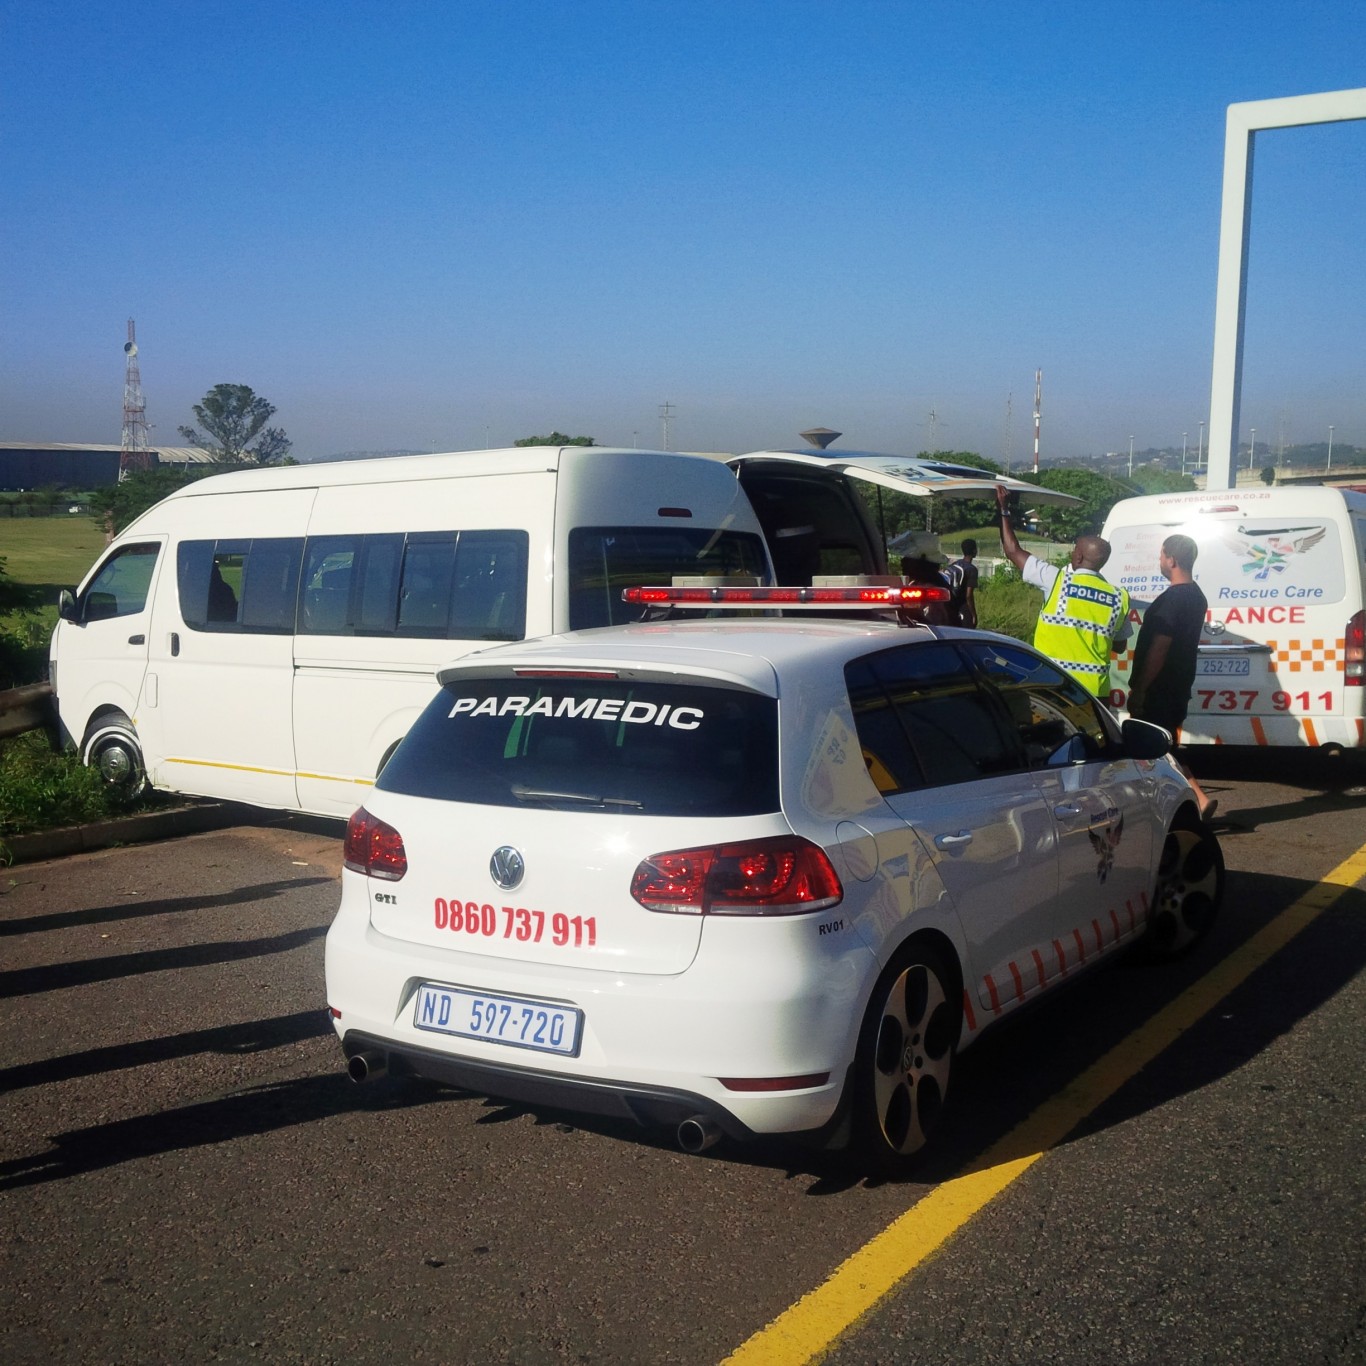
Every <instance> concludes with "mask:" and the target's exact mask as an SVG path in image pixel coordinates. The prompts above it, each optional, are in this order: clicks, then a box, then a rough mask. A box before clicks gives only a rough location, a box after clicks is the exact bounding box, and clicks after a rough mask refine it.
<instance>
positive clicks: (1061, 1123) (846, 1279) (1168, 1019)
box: [723, 845, 1366, 1366]
mask: <svg viewBox="0 0 1366 1366" xmlns="http://www.w3.org/2000/svg"><path fill="white" fill-rule="evenodd" d="M1363 877H1366V845H1363V846H1362V847H1361V848H1360V849H1358V850H1357V851H1356V853H1354V854H1353V855H1352V856H1351V857H1350V858H1348V859H1345V860H1344V861H1343V862H1342V863H1340V864H1338V866H1337V867H1336V868H1334V869H1333V870H1332V872H1330V873H1329V874H1328V875H1327V876H1326V877H1325V878H1323V880H1322V881H1321V882H1319V883H1318V884H1317V885H1315V886H1314V887H1311V888H1310V889H1309V891H1307V892H1306V893H1305V894H1304V895H1303V896H1302V897H1300V898H1299V900H1297V901H1296V902H1295V903H1294V904H1293V905H1291V906H1288V907H1287V908H1286V909H1285V910H1284V911H1282V912H1281V913H1280V915H1278V916H1277V917H1276V918H1275V919H1274V920H1273V921H1271V923H1270V924H1269V925H1266V926H1264V927H1263V928H1262V929H1261V930H1259V931H1258V932H1257V933H1256V934H1255V935H1253V937H1252V938H1251V939H1249V940H1248V941H1247V943H1246V944H1244V945H1243V946H1242V947H1241V948H1240V949H1238V950H1237V951H1236V952H1235V953H1233V954H1231V955H1230V956H1229V957H1228V958H1226V959H1224V960H1223V961H1222V962H1221V963H1219V964H1218V965H1217V966H1216V967H1214V968H1212V969H1211V970H1210V971H1209V972H1207V973H1206V974H1205V975H1204V976H1203V977H1202V978H1201V979H1200V980H1199V981H1198V982H1195V983H1193V984H1192V985H1191V986H1189V987H1187V989H1186V990H1185V991H1183V992H1182V993H1181V995H1180V996H1178V997H1177V998H1176V1000H1174V1001H1172V1002H1171V1003H1170V1004H1169V1005H1167V1006H1165V1007H1164V1008H1163V1009H1162V1010H1160V1011H1158V1013H1157V1014H1156V1015H1154V1016H1153V1018H1152V1019H1151V1020H1149V1021H1148V1022H1147V1023H1146V1024H1145V1025H1143V1027H1142V1028H1141V1029H1138V1030H1136V1031H1135V1032H1134V1033H1133V1034H1131V1035H1129V1036H1128V1038H1126V1039H1124V1040H1123V1041H1122V1042H1121V1043H1119V1044H1117V1045H1116V1046H1115V1047H1114V1048H1112V1049H1111V1050H1110V1051H1109V1052H1108V1053H1106V1054H1105V1056H1104V1057H1102V1058H1100V1059H1099V1060H1098V1061H1096V1062H1095V1063H1093V1064H1092V1065H1091V1066H1090V1067H1088V1068H1087V1069H1086V1071H1085V1072H1083V1073H1081V1075H1080V1076H1078V1077H1076V1078H1075V1079H1074V1080H1073V1081H1071V1082H1070V1083H1069V1084H1068V1085H1067V1086H1065V1087H1063V1089H1062V1090H1061V1091H1059V1092H1058V1093H1057V1094H1056V1095H1054V1096H1053V1097H1051V1098H1050V1099H1049V1100H1048V1101H1046V1102H1045V1103H1044V1104H1043V1105H1041V1106H1040V1107H1039V1108H1038V1109H1037V1110H1035V1111H1034V1113H1033V1114H1031V1115H1030V1116H1029V1117H1028V1118H1027V1119H1025V1120H1024V1121H1023V1122H1022V1123H1021V1124H1019V1125H1017V1126H1016V1127H1015V1128H1014V1129H1012V1130H1011V1132H1010V1133H1008V1134H1007V1135H1006V1136H1005V1137H1004V1138H1002V1139H1000V1140H999V1141H998V1142H997V1143H995V1144H994V1145H993V1146H992V1147H991V1148H990V1150H989V1151H988V1152H986V1153H985V1154H984V1155H983V1157H982V1159H981V1162H980V1164H978V1165H977V1167H976V1169H975V1170H973V1171H971V1172H968V1173H966V1174H965V1175H963V1176H957V1177H954V1178H953V1179H952V1180H950V1181H945V1182H943V1183H942V1184H941V1185H939V1186H936V1187H935V1189H934V1190H932V1191H931V1192H930V1193H929V1194H928V1195H927V1196H925V1198H924V1199H923V1200H921V1201H920V1202H919V1203H918V1204H916V1205H914V1206H912V1207H911V1208H910V1209H909V1210H907V1211H906V1213H905V1214H903V1215H901V1216H900V1218H898V1219H897V1220H895V1221H894V1222H893V1223H891V1224H889V1225H888V1226H887V1228H885V1229H884V1230H883V1231H882V1232H881V1233H879V1234H878V1235H877V1236H876V1237H875V1238H873V1239H872V1240H870V1241H869V1242H867V1243H865V1244H864V1246H863V1247H861V1248H859V1250H858V1251H857V1252H855V1253H854V1254H853V1255H852V1256H851V1257H849V1258H848V1259H847V1260H846V1261H845V1262H843V1263H842V1264H841V1265H840V1266H838V1267H836V1269H835V1270H834V1271H833V1272H832V1273H831V1275H830V1276H829V1278H828V1279H827V1280H825V1281H824V1282H823V1283H822V1284H821V1285H819V1286H817V1287H816V1289H814V1290H812V1291H810V1292H809V1293H808V1294H806V1295H804V1296H803V1297H802V1298H801V1299H800V1300H798V1301H797V1303H796V1304H794V1305H793V1306H792V1307H791V1308H790V1309H787V1310H785V1311H784V1312H783V1313H782V1314H780V1315H779V1316H778V1317H777V1318H776V1319H774V1320H773V1322H772V1323H770V1324H769V1325H768V1326H767V1327H766V1328H761V1329H760V1330H759V1332H757V1333H755V1334H754V1336H753V1337H752V1338H750V1339H749V1340H748V1341H747V1342H744V1343H742V1344H741V1345H740V1346H739V1347H738V1348H737V1349H736V1350H735V1351H734V1352H732V1353H731V1354H730V1356H728V1357H726V1359H725V1361H724V1363H723V1366H798V1363H805V1362H811V1361H814V1360H816V1359H817V1358H818V1357H819V1356H820V1355H821V1354H822V1353H823V1352H825V1351H826V1350H827V1349H828V1348H829V1347H831V1346H832V1345H833V1344H834V1342H835V1340H836V1339H837V1338H838V1337H839V1336H840V1334H842V1333H844V1332H845V1331H847V1330H848V1329H849V1328H851V1327H852V1326H853V1325H854V1324H855V1323H856V1322H857V1321H858V1320H859V1319H860V1318H861V1317H862V1316H863V1315H864V1314H866V1313H868V1311H869V1310H870V1309H872V1308H873V1306H874V1305H876V1304H877V1302H878V1301H879V1300H881V1299H882V1298H883V1297H884V1296H885V1295H887V1294H888V1293H889V1292H890V1291H891V1290H893V1289H894V1288H895V1287H896V1285H897V1283H898V1282H899V1281H902V1280H904V1279H905V1278H906V1277H907V1276H908V1275H909V1274H910V1273H911V1272H912V1271H913V1270H914V1269H915V1268H916V1267H917V1266H919V1265H920V1263H921V1262H923V1261H925V1260H926V1258H928V1257H930V1256H931V1255H932V1254H933V1253H935V1252H936V1251H938V1250H939V1248H941V1247H943V1245H944V1244H945V1243H946V1242H947V1241H948V1240H949V1239H950V1238H951V1237H952V1236H953V1235H954V1234H955V1233H957V1231H958V1230H959V1229H960V1228H962V1226H963V1225H964V1224H966V1223H967V1221H968V1220H969V1219H971V1218H972V1217H973V1215H975V1214H977V1213H978V1212H979V1211H980V1210H981V1209H983V1208H984V1207H985V1206H986V1205H987V1204H989V1203H990V1202H991V1201H992V1200H993V1199H995V1198H996V1196H998V1195H999V1194H1000V1193H1001V1192H1002V1191H1003V1190H1005V1189H1006V1187H1007V1186H1009V1185H1010V1184H1011V1183H1012V1182H1013V1181H1014V1180H1015V1179H1016V1177H1018V1176H1021V1175H1022V1174H1023V1173H1024V1172H1026V1171H1028V1169H1029V1168H1030V1167H1032V1166H1033V1165H1034V1163H1035V1162H1037V1161H1038V1160H1039V1159H1040V1158H1041V1157H1042V1156H1043V1155H1044V1153H1045V1152H1046V1151H1047V1150H1048V1149H1049V1148H1051V1147H1054V1146H1055V1145H1056V1144H1058V1143H1061V1142H1062V1140H1063V1139H1064V1138H1066V1137H1067V1135H1068V1134H1069V1133H1071V1132H1072V1130H1073V1129H1075V1128H1076V1127H1077V1125H1078V1124H1079V1123H1080V1122H1081V1121H1082V1120H1083V1119H1085V1118H1086V1117H1087V1116H1088V1115H1090V1114H1091V1113H1092V1112H1093V1111H1094V1110H1095V1109H1096V1108H1097V1107H1098V1106H1099V1105H1100V1104H1101V1103H1102V1102H1103V1101H1105V1100H1108V1099H1109V1098H1110V1097H1111V1096H1112V1095H1114V1093H1115V1092H1116V1091H1118V1090H1119V1088H1120V1087H1121V1086H1123V1085H1124V1083H1125V1082H1127V1081H1128V1080H1130V1078H1132V1077H1133V1076H1135V1075H1136V1074H1137V1073H1138V1072H1139V1071H1140V1070H1141V1069H1142V1068H1143V1067H1146V1066H1147V1064H1148V1063H1150V1062H1152V1060H1153V1059H1154V1058H1156V1057H1157V1056H1158V1055H1159V1054H1160V1053H1161V1052H1163V1050H1164V1049H1166V1048H1167V1047H1168V1046H1169V1045H1171V1044H1172V1043H1174V1042H1175V1041H1176V1040H1177V1039H1179V1038H1180V1037H1181V1035H1182V1034H1184V1033H1185V1032H1186V1030H1188V1029H1189V1028H1191V1026H1192V1025H1194V1024H1195V1023H1196V1022H1197V1021H1199V1020H1200V1019H1201V1018H1202V1017H1203V1016H1205V1015H1207V1014H1208V1013H1209V1011H1210V1009H1211V1008H1212V1007H1213V1006H1214V1005H1215V1004H1217V1002H1219V1001H1220V1000H1222V999H1223V997H1225V996H1227V995H1228V994H1229V993H1230V992H1231V991H1232V990H1233V989H1234V988H1235V987H1237V986H1239V985H1240V984H1241V983H1242V982H1244V981H1245V980H1246V979H1247V978H1248V977H1250V976H1251V975H1252V973H1254V972H1255V971H1256V970H1257V969H1258V968H1259V967H1261V966H1262V964H1264V963H1265V962H1266V961H1267V960H1268V959H1270V958H1271V957H1272V956H1273V955H1274V954H1276V953H1278V952H1279V951H1280V950H1281V949H1283V948H1284V947H1285V945H1286V944H1288V943H1289V942H1290V941H1291V940H1292V939H1293V938H1294V937H1295V936H1296V935H1297V934H1299V933H1300V931H1301V930H1304V929H1306V928H1307V927H1308V926H1309V925H1311V924H1312V923H1313V922H1314V921H1315V920H1316V919H1317V918H1318V917H1319V916H1320V915H1322V914H1323V912H1324V911H1326V910H1327V909H1328V908H1329V907H1330V906H1332V905H1333V904H1334V903H1335V902H1336V901H1337V900H1338V899H1339V898H1340V897H1341V896H1342V895H1343V893H1344V892H1345V891H1347V890H1349V889H1350V888H1352V887H1355V886H1356V884H1357V883H1358V882H1360V881H1361V880H1362V878H1363ZM1021 1153H1025V1154H1027V1155H1026V1156H1023V1157H1021V1156H1020V1154H1021Z"/></svg>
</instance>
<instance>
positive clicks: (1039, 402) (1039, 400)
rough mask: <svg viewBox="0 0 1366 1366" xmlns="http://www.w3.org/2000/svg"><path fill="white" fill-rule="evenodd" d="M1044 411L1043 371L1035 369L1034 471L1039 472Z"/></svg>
mask: <svg viewBox="0 0 1366 1366" xmlns="http://www.w3.org/2000/svg"><path fill="white" fill-rule="evenodd" d="M1042 413H1043V371H1042V370H1035V371H1034V473H1035V474H1038V472H1039V418H1040V416H1041V415H1042Z"/></svg>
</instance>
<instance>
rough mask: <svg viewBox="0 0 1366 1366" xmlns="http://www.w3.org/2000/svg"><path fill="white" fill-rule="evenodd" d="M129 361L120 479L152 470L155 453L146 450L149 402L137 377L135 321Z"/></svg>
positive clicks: (125, 348) (130, 327)
mask: <svg viewBox="0 0 1366 1366" xmlns="http://www.w3.org/2000/svg"><path fill="white" fill-rule="evenodd" d="M123 354H124V355H125V356H126V357H127V358H128V359H127V366H126V369H125V371H124V377H123V444H122V447H121V449H120V451H119V480H120V482H122V481H123V480H125V479H127V478H128V476H129V475H130V474H138V473H140V472H141V471H142V470H150V469H151V468H152V452H151V451H149V450H148V449H147V403H146V400H145V399H144V398H143V397H142V377H141V376H140V375H139V374H138V343H137V337H136V335H135V333H134V331H133V320H132V318H129V319H128V340H127V341H126V342H125V343H124V345H123Z"/></svg>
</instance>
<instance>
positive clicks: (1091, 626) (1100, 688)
mask: <svg viewBox="0 0 1366 1366" xmlns="http://www.w3.org/2000/svg"><path fill="white" fill-rule="evenodd" d="M1009 497H1010V495H1009V494H1008V493H1007V492H1006V489H1005V487H1004V485H1001V484H997V486H996V504H997V506H998V507H999V508H1000V510H1001V549H1002V550H1003V551H1004V552H1005V557H1006V559H1008V560H1009V561H1010V562H1011V564H1013V565H1014V566H1015V568H1016V569H1018V570H1019V571H1020V577H1021V578H1022V579H1023V580H1024V581H1025V582H1026V583H1032V584H1033V585H1034V586H1035V587H1036V588H1042V589H1043V595H1044V598H1043V608H1042V609H1041V610H1040V612H1039V620H1038V623H1037V625H1036V626H1035V627H1034V648H1035V649H1036V650H1038V651H1040V652H1041V653H1043V654H1046V655H1048V657H1049V658H1050V659H1053V660H1056V661H1057V663H1058V664H1059V665H1060V666H1061V667H1062V668H1063V669H1064V670H1066V671H1067V672H1068V673H1069V674H1071V675H1072V677H1073V678H1075V679H1076V680H1077V682H1079V683H1080V684H1081V685H1082V686H1083V687H1084V688H1086V690H1087V691H1088V692H1091V693H1094V694H1095V695H1096V696H1097V697H1099V698H1101V699H1102V700H1104V701H1106V702H1108V701H1109V700H1110V652H1111V651H1112V650H1113V649H1114V648H1115V647H1116V646H1118V645H1120V644H1122V643H1123V642H1124V641H1125V640H1127V639H1128V636H1129V595H1128V593H1127V592H1125V590H1124V589H1122V588H1116V587H1115V585H1114V584H1112V583H1111V582H1110V581H1109V580H1108V579H1106V578H1105V577H1104V576H1103V575H1102V574H1101V572H1100V571H1101V569H1102V568H1103V567H1104V565H1105V562H1106V561H1107V560H1108V559H1109V558H1110V542H1109V541H1107V540H1104V539H1103V538H1102V537H1100V536H1078V537H1077V539H1076V541H1075V543H1074V544H1073V546H1072V557H1071V559H1070V560H1069V562H1068V563H1067V564H1066V565H1064V566H1063V567H1061V568H1059V567H1058V566H1057V565H1054V564H1048V563H1047V562H1046V561H1044V560H1041V559H1040V558H1039V557H1038V556H1037V555H1031V554H1030V553H1029V552H1028V551H1027V550H1025V549H1024V547H1023V546H1022V545H1021V544H1020V543H1019V541H1018V540H1016V538H1015V529H1014V527H1012V526H1011V525H1010V516H1009V514H1008V513H1007V511H1006V503H1007V500H1008V499H1009Z"/></svg>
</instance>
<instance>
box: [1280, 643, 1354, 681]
mask: <svg viewBox="0 0 1366 1366" xmlns="http://www.w3.org/2000/svg"><path fill="white" fill-rule="evenodd" d="M1266 643H1267V645H1268V646H1270V648H1271V653H1270V654H1269V655H1268V656H1267V661H1266V666H1267V669H1268V671H1269V672H1271V673H1273V674H1280V673H1292V674H1297V673H1315V674H1322V673H1341V672H1342V666H1343V662H1344V661H1343V651H1344V649H1345V647H1346V644H1347V642H1346V641H1345V640H1344V639H1343V638H1342V637H1341V636H1338V638H1337V639H1336V640H1316V639H1310V640H1286V641H1277V640H1268V641H1267V642H1266Z"/></svg>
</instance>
